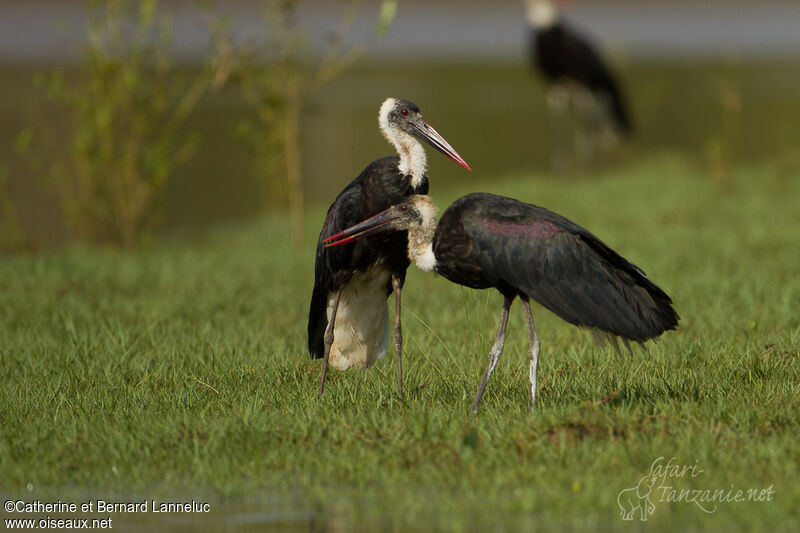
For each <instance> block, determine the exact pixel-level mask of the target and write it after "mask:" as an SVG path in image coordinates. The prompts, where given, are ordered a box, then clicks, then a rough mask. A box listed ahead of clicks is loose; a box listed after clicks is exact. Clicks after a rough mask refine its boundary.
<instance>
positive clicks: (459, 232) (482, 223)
mask: <svg viewBox="0 0 800 533" xmlns="http://www.w3.org/2000/svg"><path fill="white" fill-rule="evenodd" d="M387 230H401V231H407V233H408V255H409V257H410V258H411V260H412V261H413V262H414V264H415V265H416V266H417V268H420V269H421V270H424V271H427V272H435V273H437V274H440V275H442V276H444V277H445V278H447V279H448V280H450V281H452V282H453V283H458V284H460V285H465V286H467V287H471V288H474V289H486V288H490V287H494V288H495V289H497V290H498V291H500V293H501V294H502V295H503V297H504V302H503V310H502V312H501V314H500V326H499V328H498V331H497V336H496V338H495V342H494V345H493V346H492V349H491V351H490V352H489V365H488V366H487V367H486V371H485V372H484V374H483V379H482V380H481V384H480V387H479V388H478V393H477V395H476V396H475V401H474V402H473V404H472V411H473V412H476V411H477V409H478V405H479V404H480V401H481V397H482V396H483V393H484V390H485V389H486V385H487V383H488V382H489V378H490V377H491V375H492V372H493V371H494V368H495V365H496V364H497V361H498V360H499V358H500V354H501V353H502V352H503V344H504V342H505V334H506V325H507V323H508V313H509V309H510V308H511V303H512V302H513V300H514V298H516V297H519V298H520V300H522V308H523V310H524V312H525V319H526V322H527V327H528V335H529V338H530V352H529V357H530V402H531V407H533V405H534V403H535V401H536V372H537V368H538V363H539V338H538V336H537V334H536V329H535V328H534V325H533V315H532V314H531V309H530V303H529V301H528V300H529V299H530V298H533V299H534V300H536V301H537V302H539V303H540V304H541V305H542V306H544V307H546V308H547V309H549V310H550V311H552V312H553V313H555V314H556V315H558V316H559V317H561V318H563V319H564V320H566V321H567V322H569V323H570V324H574V325H576V326H579V327H586V328H592V331H593V333H595V338H596V339H597V340H598V342H599V343H600V344H602V337H605V338H606V339H607V340H608V341H609V342H610V343H612V344H613V345H614V347H615V349H616V350H617V353H619V344H618V342H617V337H621V338H622V339H623V341H624V344H625V347H626V348H627V349H628V352H631V349H630V344H629V342H628V341H629V340H632V341H636V342H639V343H642V344H643V343H644V342H646V341H647V340H649V339H656V338H657V337H659V336H660V335H661V334H662V333H664V332H665V331H667V330H671V329H675V327H676V326H677V324H678V320H679V317H678V315H677V313H675V310H674V309H673V308H672V300H671V299H670V297H669V296H667V294H666V293H665V292H664V291H663V290H661V289H660V288H659V287H658V286H656V285H655V284H654V283H653V282H652V281H650V280H649V279H648V278H647V276H646V275H645V273H644V272H643V271H642V270H641V269H639V268H638V267H637V266H636V265H634V264H633V263H631V262H629V261H627V260H626V259H625V258H624V257H622V256H621V255H619V254H618V253H617V252H615V251H614V250H612V249H611V248H610V247H609V246H608V245H606V244H605V243H604V242H603V241H601V240H600V239H598V238H597V237H595V236H594V235H593V234H592V233H590V232H589V231H587V230H585V229H584V228H582V227H581V226H579V225H578V224H575V223H574V222H572V221H570V220H568V219H566V218H564V217H563V216H561V215H558V214H556V213H553V212H552V211H548V210H547V209H545V208H543V207H538V206H535V205H531V204H527V203H524V202H520V201H519V200H514V199H512V198H506V197H504V196H497V195H494V194H488V193H473V194H469V195H467V196H464V197H462V198H459V199H458V200H456V201H455V202H454V203H453V204H452V205H451V206H450V207H448V208H447V210H446V211H445V212H444V214H443V215H442V217H441V220H440V221H439V224H438V226H437V224H436V206H435V205H434V204H433V202H432V201H431V199H430V197H428V196H424V195H416V196H413V197H411V198H408V199H407V200H406V201H404V202H403V203H401V204H399V205H396V206H392V207H390V208H389V209H387V210H385V211H383V212H382V213H379V214H378V215H375V216H373V217H372V218H370V219H368V220H366V221H364V222H362V223H360V224H357V225H355V226H353V227H351V228H349V229H346V230H344V231H342V232H340V233H338V234H337V235H333V236H331V237H329V238H328V239H327V240H326V246H336V245H340V244H343V243H350V242H352V241H355V240H358V239H360V238H363V237H366V236H372V235H374V234H375V233H378V232H385V231H387Z"/></svg>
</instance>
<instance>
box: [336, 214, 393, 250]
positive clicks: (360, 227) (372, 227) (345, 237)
mask: <svg viewBox="0 0 800 533" xmlns="http://www.w3.org/2000/svg"><path fill="white" fill-rule="evenodd" d="M396 218H397V217H396V216H394V214H393V213H392V210H391V209H387V210H386V211H382V212H380V213H378V214H377V215H375V216H373V217H370V218H368V219H367V220H365V221H363V222H359V223H358V224H356V225H355V226H350V227H349V228H347V229H346V230H344V231H341V232H339V233H337V234H336V235H331V236H330V237H328V238H327V239H325V240H324V241H322V242H323V243H324V246H325V248H330V247H331V246H339V245H340V244H347V243H348V242H353V241H355V240H358V239H360V238H362V237H366V236H367V235H371V234H373V233H377V232H379V231H384V230H386V229H389V228H386V227H384V226H386V224H388V223H389V222H391V221H392V220H394V219H396Z"/></svg>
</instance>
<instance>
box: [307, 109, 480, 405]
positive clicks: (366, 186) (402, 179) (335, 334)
mask: <svg viewBox="0 0 800 533" xmlns="http://www.w3.org/2000/svg"><path fill="white" fill-rule="evenodd" d="M378 122H379V125H380V129H381V131H382V132H383V134H384V136H385V137H386V138H387V139H388V141H389V142H390V143H391V144H392V145H393V146H394V147H395V149H396V150H397V154H398V155H397V156H390V157H384V158H381V159H376V160H375V161H373V162H372V163H370V164H369V165H367V167H366V168H365V169H364V170H363V171H362V172H361V174H359V176H358V177H357V178H356V179H355V180H353V181H352V182H351V183H350V184H349V185H348V186H347V187H345V189H344V190H343V191H342V192H341V193H339V196H337V197H336V200H335V201H334V202H333V204H332V205H331V206H330V208H329V209H328V213H327V215H326V217H325V223H324V224H323V226H322V231H321V232H320V234H319V241H318V243H317V257H316V266H315V278H314V290H313V294H312V296H311V306H310V309H309V312H308V349H309V351H310V352H311V356H312V357H314V358H322V359H323V363H322V375H321V378H320V385H319V394H322V391H323V389H324V386H325V374H326V371H327V366H328V362H329V361H330V364H331V366H333V367H334V368H336V369H339V370H345V369H347V368H351V367H352V368H368V367H369V366H371V365H372V364H373V363H374V362H375V361H376V360H377V359H379V358H381V357H383V355H384V354H385V353H386V346H387V342H388V337H389V312H388V309H387V304H386V298H387V297H388V295H389V294H391V292H392V290H394V295H395V328H394V342H395V348H396V352H397V389H398V392H399V394H400V396H401V397H402V395H403V371H402V333H401V327H400V290H401V288H402V286H403V282H404V281H405V275H406V269H407V268H408V265H409V260H408V256H407V254H406V252H405V250H406V247H407V238H406V235H405V233H398V232H394V233H389V234H383V235H375V236H373V237H370V238H368V239H364V240H362V241H359V242H357V243H354V244H351V245H348V246H342V247H338V248H335V249H331V248H325V247H324V245H323V241H325V240H326V239H327V238H328V237H330V236H331V235H334V234H336V233H338V232H340V231H342V230H344V229H345V228H347V227H349V226H352V225H353V224H356V223H357V222H359V221H361V220H364V219H365V218H367V217H370V216H372V215H374V214H376V213H379V212H381V211H383V210H384V209H386V208H388V207H389V206H391V205H394V204H397V203H400V202H403V201H404V200H406V199H408V197H409V196H411V195H413V194H426V193H427V192H428V178H427V176H426V175H425V171H426V168H427V159H426V156H425V149H424V147H423V146H422V144H421V143H420V142H419V141H420V140H423V141H425V142H427V143H428V144H430V145H431V146H433V147H434V148H436V149H437V150H439V151H440V152H442V153H443V154H445V155H446V156H447V157H449V158H450V159H452V160H453V161H455V162H456V163H458V164H459V165H461V166H462V167H464V168H466V169H467V170H472V169H471V168H470V167H469V165H468V164H467V162H466V161H464V159H463V158H462V157H461V156H460V155H458V153H457V152H456V151H455V150H454V149H453V147H452V146H450V144H448V142H447V141H446V140H445V139H444V138H443V137H442V136H441V135H440V134H439V133H438V132H437V131H436V130H435V129H434V128H433V127H432V126H431V125H430V124H428V123H427V122H426V121H425V119H424V118H423V117H422V114H421V113H420V110H419V108H418V107H417V106H416V105H415V104H414V103H412V102H409V101H408V100H401V99H398V98H388V99H387V100H386V101H384V102H383V104H382V105H381V107H380V111H379V113H378Z"/></svg>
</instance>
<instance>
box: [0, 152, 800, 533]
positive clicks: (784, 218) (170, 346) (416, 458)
mask: <svg viewBox="0 0 800 533" xmlns="http://www.w3.org/2000/svg"><path fill="white" fill-rule="evenodd" d="M698 166H699V165H698ZM604 178H605V179H602V180H597V179H591V180H590V179H586V180H580V179H573V180H553V179H550V177H537V176H533V175H530V174H522V175H518V176H517V179H494V180H493V181H491V183H483V184H475V183H459V184H458V187H459V189H458V190H453V189H450V190H446V188H445V185H444V184H441V185H440V186H438V187H437V190H436V192H435V196H434V197H435V200H436V201H437V203H438V205H440V206H442V207H444V206H446V205H448V204H449V203H450V202H451V201H452V200H453V199H454V198H456V197H457V196H460V195H461V194H463V193H465V192H468V191H469V190H473V189H475V188H478V189H481V188H484V187H489V188H491V190H493V191H495V192H497V193H500V194H505V195H509V196H513V197H517V198H521V199H524V200H528V201H535V202H536V203H538V204H540V205H545V206H547V207H549V208H552V209H554V210H556V211H558V212H561V213H563V214H564V215H567V216H569V217H570V218H571V219H573V220H575V221H577V222H579V223H580V224H582V225H584V226H586V227H588V228H590V229H591V230H592V231H593V232H595V233H596V234H597V235H598V236H600V237H601V238H602V239H603V240H604V241H606V242H607V243H609V244H610V245H611V246H613V247H614V248H615V249H616V250H619V251H620V252H621V253H623V254H624V255H625V256H626V257H628V258H629V259H631V260H632V261H634V262H635V263H636V264H637V265H640V266H641V267H643V268H644V270H645V271H646V272H647V274H648V275H650V276H651V277H652V279H653V280H655V281H656V282H657V283H658V284H659V285H660V286H662V287H663V288H664V289H665V290H666V291H667V292H668V293H669V294H670V295H671V296H672V297H673V298H674V300H675V305H676V309H677V310H678V311H679V313H680V315H681V318H682V320H681V323H680V327H679V329H678V330H677V331H673V332H669V333H668V334H666V335H664V337H663V338H662V340H661V342H660V343H659V344H652V343H648V350H647V352H646V353H642V352H641V351H639V350H636V353H635V355H634V356H633V357H623V358H621V359H620V358H618V357H617V355H616V354H615V353H614V351H613V350H611V349H610V348H607V349H605V350H602V349H600V348H598V347H597V346H596V345H595V344H594V342H593V340H592V337H591V335H590V334H589V333H588V332H586V331H581V330H578V329H577V328H575V327H573V326H570V325H568V324H565V323H564V322H563V321H561V320H560V319H558V318H556V317H555V316H553V315H552V314H550V313H548V312H546V311H544V310H542V309H541V307H539V306H536V305H534V314H535V318H536V324H537V329H538V331H539V335H540V338H541V342H542V356H541V364H540V370H539V379H540V395H539V401H540V403H539V405H538V407H537V409H536V411H535V412H534V413H529V412H528V410H527V397H526V385H527V368H528V365H527V349H528V345H527V343H528V340H527V336H526V335H525V325H524V322H523V319H522V314H521V313H520V310H519V309H518V308H517V307H516V306H515V307H513V308H512V314H511V320H510V323H509V335H508V338H507V343H506V349H505V351H504V353H503V357H502V358H501V360H500V363H499V365H498V367H497V370H496V372H495V374H494V376H493V377H492V382H491V384H490V387H489V389H488V390H487V393H486V397H485V398H484V402H483V404H482V405H481V411H480V413H479V414H478V416H477V417H476V418H474V419H472V418H470V417H469V416H468V409H469V405H470V402H471V400H472V397H473V395H474V393H475V390H476V387H477V385H478V382H479V380H480V376H481V373H482V371H483V368H484V366H485V364H486V357H487V354H488V351H489V348H490V346H491V344H492V341H493V335H494V331H495V328H496V324H497V309H498V308H499V305H500V303H501V302H500V296H499V295H497V293H496V292H494V291H474V290H470V289H465V288H462V287H459V286H456V285H454V284H452V283H449V282H447V281H446V280H443V279H441V278H439V277H435V276H432V275H429V274H425V273H421V272H419V271H416V270H415V269H413V268H412V269H410V270H409V277H408V280H407V283H406V292H404V300H403V302H404V333H405V335H404V337H405V339H406V341H405V350H406V352H405V353H406V359H407V363H408V364H407V365H405V369H406V384H407V396H406V398H407V399H406V401H405V402H399V401H398V400H397V398H396V393H395V389H394V385H393V383H394V381H393V379H394V378H393V372H394V367H393V364H392V361H391V358H390V357H387V358H384V359H383V360H381V361H379V362H378V363H376V365H375V367H374V368H372V369H370V370H367V371H348V372H335V371H334V372H332V373H331V374H330V382H329V383H328V386H327V387H326V390H325V394H324V396H323V397H322V399H321V400H317V399H316V390H317V385H318V380H319V369H320V362H319V360H316V361H312V360H311V359H309V358H308V354H307V351H306V347H305V319H306V316H305V313H306V309H307V308H306V298H307V297H308V291H309V290H310V286H311V280H312V279H313V268H314V266H313V244H312V243H308V244H307V245H306V247H305V248H304V253H303V254H293V253H291V245H290V243H289V242H288V241H287V239H286V234H287V232H288V230H289V221H288V220H286V218H285V217H284V216H282V215H280V214H274V215H266V216H265V217H264V218H263V219H260V220H258V221H256V222H254V223H252V224H249V225H247V226H245V227H240V228H238V229H236V228H230V227H228V228H226V229H225V230H224V231H223V230H220V231H219V232H218V233H217V234H216V235H215V236H212V238H211V240H210V242H209V243H208V244H209V245H208V246H197V245H195V244H192V245H186V244H181V243H179V242H178V243H176V242H171V243H170V244H169V245H168V246H166V245H165V246H154V247H152V248H151V249H148V250H145V251H141V252H135V253H133V252H126V251H123V252H121V253H119V252H110V251H108V250H103V249H89V250H86V249H82V248H77V249H75V248H73V249H67V250H63V251H57V252H50V253H47V254H41V255H36V256H12V257H9V258H7V259H5V260H4V261H2V262H0V339H2V343H0V375H2V376H3V386H2V387H0V472H2V473H3V475H2V476H1V477H0V493H3V494H7V495H9V498H10V499H14V498H17V497H21V498H25V499H28V500H34V499H39V500H42V501H48V500H49V499H51V500H53V501H55V500H56V499H61V500H62V501H73V500H80V499H81V498H82V497H84V496H86V495H87V494H90V495H92V496H95V495H96V497H104V498H106V499H108V500H110V499H112V496H113V499H114V500H117V501H134V500H139V501H140V500H142V499H144V498H162V499H165V500H167V501H177V500H184V499H189V498H194V499H196V500H199V501H206V500H207V501H210V502H211V503H212V510H211V512H209V513H203V514H202V516H201V517H200V518H199V520H201V521H202V522H201V523H200V524H199V525H198V527H197V528H196V529H198V530H199V529H203V530H222V529H225V528H231V527H236V528H239V527H240V526H241V528H242V529H246V528H247V527H250V529H248V530H252V531H260V530H275V529H280V530H282V531H293V530H299V531H308V530H309V529H313V530H329V531H352V530H384V531H418V530H449V531H533V530H537V531H538V530H544V531H572V530H580V531H585V530H601V531H610V530H622V529H623V528H624V530H626V531H627V530H629V529H630V528H631V527H634V528H635V529H636V528H638V529H641V528H642V527H643V526H644V524H643V523H641V522H639V521H638V519H637V520H636V521H635V522H634V523H633V524H631V523H628V522H623V521H622V520H621V518H620V510H619V507H618V503H617V495H618V494H619V493H620V491H621V490H623V489H626V488H630V487H634V486H636V484H637V483H638V481H639V480H640V479H641V478H642V476H644V475H645V474H646V473H647V472H648V469H649V468H650V465H651V464H652V462H653V461H654V460H655V459H656V458H658V457H660V456H663V457H665V460H666V459H668V458H670V457H675V458H676V461H677V462H679V463H680V464H688V465H693V464H695V463H696V464H697V465H698V468H700V469H702V470H703V472H702V473H701V474H700V475H699V476H697V477H684V478H682V479H677V480H676V483H675V486H676V488H678V489H724V490H727V489H729V488H730V487H731V486H733V487H735V488H737V489H738V488H742V489H747V488H758V489H763V488H767V487H769V486H770V485H772V486H773V489H774V497H773V499H772V501H769V502H762V503H733V502H731V503H725V504H720V505H718V506H717V508H716V511H715V512H714V513H712V514H706V513H705V512H703V511H701V510H700V509H698V508H697V507H696V506H694V505H692V504H689V503H684V502H675V503H666V502H661V501H654V503H655V504H656V509H655V512H654V513H653V515H652V516H651V517H650V519H649V520H648V522H647V523H646V526H647V527H646V529H647V530H650V531H678V530H681V531H699V530H713V531H737V530H754V531H765V530H768V531H787V532H788V531H797V530H798V527H800V524H798V513H797V502H798V501H800V482H798V479H800V477H798V473H799V472H800V441H798V438H797V435H798V432H800V403H798V401H797V399H798V397H800V385H799V384H800V310H799V309H798V306H797V302H798V301H800V277H798V276H797V243H798V242H800V218H798V217H800V213H798V210H797V198H798V196H800V181H798V180H795V179H784V177H783V176H781V175H779V171H776V169H774V168H772V167H771V166H768V165H765V166H761V167H749V168H744V169H742V168H737V169H735V170H734V171H733V173H732V177H731V181H730V186H729V189H728V191H727V194H725V195H723V196H720V195H719V191H718V188H717V187H716V185H715V184H714V183H713V182H712V181H710V180H708V179H704V176H703V175H702V174H701V173H700V172H699V171H698V170H697V169H696V168H693V167H692V165H688V164H686V163H685V162H683V161H680V160H671V159H659V158H653V159H652V160H650V161H648V162H646V163H641V164H638V165H631V166H629V167H627V168H626V169H624V170H618V171H614V172H613V173H610V174H608V175H606V176H604ZM665 180H667V181H668V183H669V186H668V187H665V186H664V183H665ZM322 214H323V212H322V210H321V209H315V210H314V212H312V213H309V220H311V219H319V218H320V217H321V216H322ZM265 280H269V281H268V282H267V281H265ZM187 495H191V496H187ZM226 513H227V514H226ZM6 517H7V516H6ZM146 519H148V517H144V516H143V515H139V514H134V513H127V514H121V513H120V514H115V515H114V521H115V522H114V525H115V527H123V526H129V525H131V524H135V523H137V521H139V520H146ZM149 519H151V520H154V521H155V522H156V523H157V524H158V529H159V530H166V529H167V528H168V527H170V523H168V518H167V517H166V516H164V515H153V516H151V517H149ZM192 519H193V517H190V516H188V515H186V517H181V521H180V522H172V523H171V524H172V525H173V526H174V527H175V528H176V529H179V528H184V529H185V527H186V526H185V522H184V520H192ZM239 520H241V521H239ZM254 521H255V522H258V524H255V523H254ZM262 521H263V522H262ZM311 522H314V523H315V524H316V525H313V524H312V525H309V524H310V523H311ZM231 524H236V526H232V525H231ZM130 527H133V526H130Z"/></svg>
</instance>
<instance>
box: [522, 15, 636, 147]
mask: <svg viewBox="0 0 800 533" xmlns="http://www.w3.org/2000/svg"><path fill="white" fill-rule="evenodd" d="M526 3H527V18H528V24H529V25H530V28H531V30H530V34H531V44H530V47H531V59H532V62H533V65H534V68H535V69H536V70H537V71H538V72H539V73H540V74H541V76H542V77H543V78H544V79H545V81H546V82H547V83H548V85H549V86H550V94H549V95H548V102H549V103H550V105H551V107H555V108H563V107H567V106H568V105H571V106H572V107H575V108H578V110H579V111H581V112H582V113H583V114H584V115H585V116H584V119H586V120H591V117H592V114H593V111H594V110H593V108H595V107H600V108H601V109H602V110H603V111H604V112H605V114H606V115H607V116H609V117H610V118H611V120H612V122H613V124H614V127H615V130H616V131H617V132H618V133H621V134H623V135H628V134H630V133H631V131H632V128H633V125H632V123H631V118H630V114H629V113H628V106H627V105H626V103H625V99H624V97H623V95H622V92H621V90H620V87H619V83H618V82H617V81H616V79H615V77H614V75H613V74H612V73H611V70H610V69H609V68H608V67H607V66H606V64H605V62H604V61H603V59H602V57H601V55H600V52H599V51H598V50H597V48H596V47H595V46H594V45H593V44H592V43H591V42H590V41H589V40H588V39H587V38H586V37H584V36H582V35H580V34H579V33H578V32H577V31H576V30H574V29H573V28H572V27H571V26H570V25H569V24H567V23H566V22H564V20H563V18H562V16H561V15H560V14H559V12H558V9H557V8H556V6H554V5H553V3H552V2H551V1H550V0H526ZM587 126H591V127H593V128H595V129H596V128H597V127H598V125H592V124H588V125H587ZM595 133H597V132H595Z"/></svg>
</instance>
